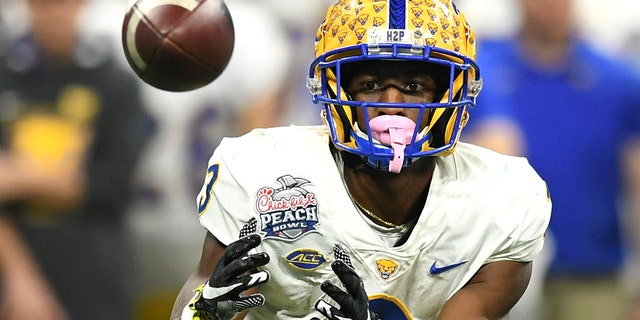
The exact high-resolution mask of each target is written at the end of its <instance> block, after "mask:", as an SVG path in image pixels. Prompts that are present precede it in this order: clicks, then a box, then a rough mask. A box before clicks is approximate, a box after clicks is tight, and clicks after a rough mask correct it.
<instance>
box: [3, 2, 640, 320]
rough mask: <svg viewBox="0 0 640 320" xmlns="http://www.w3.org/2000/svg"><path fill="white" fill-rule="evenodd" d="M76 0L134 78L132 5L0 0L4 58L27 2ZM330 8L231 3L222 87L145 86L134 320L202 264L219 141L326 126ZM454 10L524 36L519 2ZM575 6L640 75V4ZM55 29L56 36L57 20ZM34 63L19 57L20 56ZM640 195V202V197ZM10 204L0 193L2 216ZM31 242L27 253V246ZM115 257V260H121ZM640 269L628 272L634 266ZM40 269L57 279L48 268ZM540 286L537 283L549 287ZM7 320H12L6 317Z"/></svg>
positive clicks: (100, 44)
mask: <svg viewBox="0 0 640 320" xmlns="http://www.w3.org/2000/svg"><path fill="white" fill-rule="evenodd" d="M69 1H80V2H83V4H82V9H81V10H80V13H79V14H78V15H77V17H76V16H74V17H69V19H77V22H76V24H75V26H76V30H77V31H78V34H79V36H78V37H79V38H81V39H83V40H82V41H78V42H77V43H78V44H77V46H78V48H85V49H86V48H89V49H90V50H91V51H90V54H89V56H90V57H93V56H101V55H104V56H110V57H113V59H114V60H115V61H116V64H117V66H118V68H120V69H121V70H122V72H123V74H128V75H129V76H132V75H133V71H131V69H129V67H128V65H127V63H126V61H125V58H124V55H123V52H122V47H121V44H120V35H121V23H122V19H123V16H124V12H125V11H126V8H127V1H124V0H0V20H1V21H0V23H1V24H0V55H2V56H7V53H8V52H11V51H12V50H14V49H15V46H16V43H17V42H18V41H19V40H20V39H22V37H23V36H24V35H25V34H29V33H30V30H32V23H31V21H32V19H31V18H30V16H29V14H28V12H29V10H28V3H30V2H40V4H41V5H42V3H43V2H51V3H53V4H54V5H60V4H61V3H65V2H69ZM331 2H333V1H330V0H304V1H301V0H226V3H227V5H228V7H229V10H230V12H231V15H232V17H233V19H234V25H235V28H236V47H235V50H234V55H233V57H232V59H231V62H230V64H229V67H228V68H227V70H226V71H225V72H224V73H223V74H222V76H221V77H220V78H219V79H218V80H216V81H215V82H214V83H212V84H211V85H209V86H207V87H205V88H202V89H199V90H196V91H193V92H187V93H169V92H164V91H160V90H157V89H154V88H152V87H150V86H148V85H146V84H144V83H142V82H141V81H139V93H138V94H139V99H140V101H141V104H142V108H143V109H144V112H145V113H146V121H145V124H144V126H143V128H144V130H145V132H146V134H144V135H143V136H144V139H145V141H144V143H143V144H141V145H140V146H141V147H140V154H139V156H138V157H137V158H136V159H135V170H134V171H133V172H132V173H131V176H130V186H131V196H130V197H128V198H127V199H128V201H127V204H126V209H125V210H124V213H123V219H122V220H123V225H124V228H125V230H126V237H127V239H128V241H129V242H128V245H127V246H128V247H129V249H131V257H132V259H131V260H126V261H128V262H130V266H131V268H129V269H128V270H127V271H126V272H130V273H131V274H129V275H122V278H126V279H127V280H126V281H130V284H131V287H130V289H129V290H131V291H132V292H133V294H132V298H131V299H132V301H131V319H136V320H151V319H168V317H169V314H170V311H171V308H172V305H173V300H174V299H175V296H176V295H177V293H178V291H179V290H180V288H181V286H182V284H183V282H184V281H185V280H186V278H187V277H188V275H189V274H190V273H191V272H192V270H193V269H194V268H195V266H196V264H197V262H198V259H199V257H200V249H201V245H202V240H203V239H204V229H203V228H201V227H200V225H199V223H198V217H197V206H196V200H195V199H196V195H197V193H198V191H199V189H200V187H201V183H202V180H203V178H204V171H205V169H206V167H207V160H208V158H209V156H210V155H211V153H212V151H213V149H214V148H215V146H216V145H217V144H218V142H219V141H220V139H221V138H222V137H223V136H235V135H240V134H242V133H245V132H247V131H248V130H250V129H252V128H255V127H265V126H274V125H289V124H296V125H307V124H320V119H319V114H320V108H319V107H318V106H315V105H313V104H312V103H311V101H310V95H309V94H308V91H307V89H306V88H305V78H306V72H307V68H308V65H309V62H310V60H311V59H312V58H313V41H314V35H315V31H316V28H317V26H318V25H319V24H320V22H321V20H322V19H324V15H325V13H326V11H325V10H326V7H327V5H328V4H329V3H331ZM456 3H457V4H458V6H459V7H460V8H461V10H462V11H463V12H464V13H465V14H466V16H467V20H468V21H469V22H470V24H471V26H472V27H473V28H474V30H475V31H476V36H477V38H478V41H479V42H480V43H482V41H483V39H485V38H487V39H488V38H494V37H504V36H509V35H512V34H514V33H516V32H517V30H518V29H519V26H520V23H521V21H520V16H521V15H520V11H519V10H520V8H519V7H518V5H517V1H515V0H483V1H472V0H459V1H457V2H456ZM574 5H575V8H576V9H577V10H575V12H574V13H573V15H574V17H575V21H576V23H575V25H576V26H577V27H578V28H577V29H578V34H579V35H580V37H581V38H583V39H584V40H585V41H587V42H588V43H590V44H591V45H593V46H594V48H595V49H596V50H597V51H599V52H602V54H604V55H607V56H611V57H615V59H621V60H623V61H626V63H628V64H627V65H628V68H629V69H634V68H635V69H637V70H640V20H639V19H638V17H640V8H639V7H640V6H639V5H638V4H637V3H636V2H635V1H632V0H609V1H598V0H575V1H574ZM48 27H49V28H56V27H57V24H50V25H49V26H48ZM78 48H76V51H79V50H80V49H78ZM85 51H86V50H85ZM479 55H480V56H481V55H482V52H481V51H480V52H479ZM25 57H26V56H24V55H18V58H20V59H18V60H21V59H26V58H25ZM9 62H11V61H9V60H3V63H9ZM11 63H15V61H13V62H11ZM480 66H481V68H482V64H481V65H480ZM122 77H124V76H122ZM2 84H3V83H1V82H0V108H6V107H7V104H6V103H7V102H6V99H5V100H3V98H6V97H7V94H8V93H10V92H9V90H8V89H7V88H5V87H2ZM637 89H638V90H640V87H638V88H637ZM3 103H5V104H3ZM637 108H640V105H638V106H637ZM1 111H2V110H0V116H2V115H3V112H1ZM472 121H473V116H472ZM113 125H114V126H117V123H116V122H114V123H113ZM0 126H5V128H0V129H2V130H5V129H6V127H7V126H8V124H7V122H6V121H5V122H0ZM463 136H464V134H463ZM0 146H2V145H0ZM2 174H3V172H2V171H0V175H2ZM0 179H3V178H2V177H0ZM636 196H637V197H639V198H640V194H638V195H636ZM2 201H3V198H2V197H0V209H1V208H2V207H3V206H4V203H2ZM19 220H20V219H18V221H19ZM17 224H18V225H20V222H17ZM18 229H19V228H18ZM636 232H638V233H640V229H636ZM26 243H27V247H29V241H26ZM62 250H65V249H62ZM577 250H579V249H577ZM547 254H548V255H552V253H551V252H549V253H547ZM33 255H34V257H33V258H34V261H39V260H40V257H39V256H38V253H37V252H33ZM117 256H118V254H117V252H116V253H115V254H113V252H112V254H111V257H117ZM545 259H547V260H550V259H552V257H551V256H548V257H546V258H545ZM630 261H631V262H629V263H628V265H629V266H631V265H633V261H632V259H630ZM634 268H635V269H634ZM1 270H2V268H0V272H1ZM625 270H630V271H626V273H625V277H626V278H625V279H628V281H626V283H627V284H628V287H629V288H628V289H629V291H630V292H631V293H630V294H635V293H637V291H640V290H639V288H640V285H639V284H638V280H637V277H638V274H637V273H638V271H637V270H640V267H629V268H627V269H625ZM42 272H43V273H44V274H45V278H47V276H46V274H47V270H42ZM116 276H117V275H116ZM540 277H541V278H540V279H542V278H543V277H544V275H541V276H540ZM0 278H2V277H1V275H0ZM540 279H538V280H535V281H538V282H539V283H540V284H541V283H542V280H540ZM119 280H122V279H119ZM5 282H6V280H5ZM0 284H2V282H1V281H0ZM86 285H87V286H88V288H89V289H88V290H100V284H95V283H86ZM534 285H535V283H534ZM52 291H53V292H55V291H56V289H53V290H52ZM3 296H9V294H7V293H4V294H0V298H3ZM531 299H532V301H534V303H533V305H534V306H535V307H536V308H542V307H543V306H541V305H540V304H539V303H540V301H537V300H536V299H538V298H536V297H532V298H531ZM637 301H640V299H639V300H637ZM1 306H2V304H0V307H1ZM0 310H2V309H0ZM538 311H539V310H533V311H532V310H527V311H526V312H527V313H530V314H528V315H527V317H524V316H523V317H517V316H512V319H536V318H537V319H542V318H541V317H539V316H538V317H535V315H537V314H538ZM532 312H533V313H534V314H531V313H532ZM70 318H74V317H73V316H71V317H70ZM0 319H5V318H3V316H2V315H0ZM8 319H12V318H8ZM16 319H17V318H16ZM43 319H44V318H43ZM50 319H54V317H53V316H52V317H51V318H50ZM629 319H632V318H629ZM636 319H640V317H639V318H636Z"/></svg>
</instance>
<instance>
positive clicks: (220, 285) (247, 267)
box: [195, 234, 269, 319]
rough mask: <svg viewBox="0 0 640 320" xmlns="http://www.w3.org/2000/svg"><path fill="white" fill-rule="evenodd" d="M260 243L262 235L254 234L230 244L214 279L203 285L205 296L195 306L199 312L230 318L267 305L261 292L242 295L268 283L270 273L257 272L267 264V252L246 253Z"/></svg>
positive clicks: (216, 269)
mask: <svg viewBox="0 0 640 320" xmlns="http://www.w3.org/2000/svg"><path fill="white" fill-rule="evenodd" d="M260 242H261V238H260V236H259V235H257V234H252V235H248V236H246V237H244V238H240V239H239V240H237V241H234V242H232V243H231V244H229V246H228V247H227V248H226V249H225V250H224V253H223V254H222V257H221V258H220V260H218V263H217V264H216V266H215V268H214V270H213V273H212V274H211V278H209V281H207V282H206V283H205V284H204V288H203V291H202V296H201V298H200V299H198V301H196V303H195V308H196V309H197V310H204V311H207V312H209V313H210V314H211V315H213V316H215V317H216V319H230V318H231V317H233V316H235V315H236V314H237V313H238V312H241V311H242V310H245V309H249V308H253V307H259V306H262V305H263V304H264V301H265V299H264V296H263V295H262V294H260V293H254V294H251V295H248V296H241V293H242V292H243V291H245V290H247V289H249V288H253V287H255V286H257V285H259V284H262V283H265V282H267V281H268V280H269V272H268V271H266V270H264V271H259V272H255V270H254V269H255V268H257V267H260V266H264V265H265V264H267V263H268V262H269V255H267V254H266V253H264V252H261V253H255V254H247V253H248V252H249V251H250V250H251V249H253V248H255V247H257V246H258V245H259V244H260Z"/></svg>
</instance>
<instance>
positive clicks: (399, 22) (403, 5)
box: [389, 0, 407, 29]
mask: <svg viewBox="0 0 640 320" xmlns="http://www.w3.org/2000/svg"><path fill="white" fill-rule="evenodd" d="M406 15H407V0H390V1H389V28H390V29H405V26H406Z"/></svg>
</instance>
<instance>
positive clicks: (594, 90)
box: [469, 39, 640, 276]
mask: <svg viewBox="0 0 640 320" xmlns="http://www.w3.org/2000/svg"><path fill="white" fill-rule="evenodd" d="M574 40H575V41H573V48H572V50H571V56H570V57H569V58H568V59H567V60H566V61H567V64H566V65H565V66H564V68H561V69H556V70H554V71H549V70H546V71H545V70H541V69H540V68H538V67H536V66H534V65H531V64H530V62H529V61H530V59H528V58H525V57H522V55H521V54H520V52H521V50H524V49H523V48H520V47H519V44H518V43H519V42H518V41H513V40H509V39H505V40H489V39H486V40H484V41H481V42H480V44H479V51H478V61H479V63H480V65H482V66H483V67H482V70H481V73H482V77H483V78H484V88H483V93H482V95H481V96H480V97H479V98H478V107H477V108H475V109H473V110H471V111H470V114H471V119H472V120H471V121H470V122H469V124H470V126H471V127H472V126H473V125H474V124H477V123H479V122H481V121H480V120H481V119H482V118H488V117H506V118H508V119H510V120H512V121H515V123H517V124H518V125H519V126H520V128H521V130H522V132H523V136H524V141H525V148H526V151H525V154H526V156H527V157H528V158H529V160H530V162H531V164H532V165H533V167H534V168H536V170H537V171H538V173H539V174H540V175H541V176H542V177H543V179H545V180H546V181H547V183H548V185H549V189H550V192H551V194H552V195H553V202H554V205H553V210H552V216H551V224H550V230H551V232H552V233H553V235H554V237H555V239H556V242H557V243H556V245H557V248H556V256H555V257H554V259H553V262H552V264H551V266H550V270H549V275H550V276H563V275H572V276H598V275H611V274H615V273H616V272H617V271H619V270H620V268H621V266H622V263H623V259H624V244H623V240H622V239H623V238H622V236H621V228H620V220H619V218H620V217H619V216H620V208H619V205H620V204H619V200H620V196H621V190H622V180H621V175H620V169H619V168H620V150H621V146H622V144H623V143H624V141H625V140H627V139H628V138H629V137H630V136H633V135H638V134H639V133H640V80H639V79H638V78H637V77H636V75H633V74H632V68H631V67H630V66H627V65H624V64H623V63H621V62H619V61H617V60H613V59H610V58H607V57H605V56H603V55H601V54H600V53H598V52H596V51H594V50H593V49H592V48H590V47H589V46H588V45H587V44H586V43H584V42H581V41H580V40H578V39H574Z"/></svg>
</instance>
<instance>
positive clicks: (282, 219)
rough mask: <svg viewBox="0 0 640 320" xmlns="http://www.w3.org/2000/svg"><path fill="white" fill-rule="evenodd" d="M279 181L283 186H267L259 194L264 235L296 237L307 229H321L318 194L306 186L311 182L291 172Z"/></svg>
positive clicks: (258, 203) (259, 207)
mask: <svg viewBox="0 0 640 320" xmlns="http://www.w3.org/2000/svg"><path fill="white" fill-rule="evenodd" d="M277 182H278V183H279V184H280V186H281V187H280V188H275V189H274V188H270V187H263V188H260V190H258V193H257V199H256V210H257V211H258V213H259V214H260V222H261V226H260V227H261V231H262V233H263V235H264V237H265V238H278V239H284V240H295V239H298V238H300V237H301V236H303V235H304V234H305V233H307V232H318V231H317V230H316V225H317V224H318V203H317V201H316V195H315V194H314V193H311V192H309V191H307V190H306V189H305V188H304V187H303V186H305V185H307V184H309V183H310V182H309V181H308V180H305V179H302V178H294V177H292V176H290V175H286V176H282V177H280V178H278V179H277Z"/></svg>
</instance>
